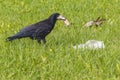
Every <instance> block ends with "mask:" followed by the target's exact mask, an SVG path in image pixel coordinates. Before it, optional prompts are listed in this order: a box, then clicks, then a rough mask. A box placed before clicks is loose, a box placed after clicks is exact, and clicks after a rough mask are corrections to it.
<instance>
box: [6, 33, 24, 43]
mask: <svg viewBox="0 0 120 80" xmlns="http://www.w3.org/2000/svg"><path fill="white" fill-rule="evenodd" d="M22 37H23V35H22V33H18V34H16V35H14V36H10V37H7V39H6V40H7V41H12V40H15V39H20V38H22Z"/></svg>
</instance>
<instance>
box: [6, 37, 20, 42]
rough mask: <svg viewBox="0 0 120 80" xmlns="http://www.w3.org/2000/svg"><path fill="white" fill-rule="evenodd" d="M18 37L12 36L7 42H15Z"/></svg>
mask: <svg viewBox="0 0 120 80" xmlns="http://www.w3.org/2000/svg"><path fill="white" fill-rule="evenodd" d="M17 38H18V37H17V36H10V37H8V38H7V39H6V40H7V41H12V40H15V39H17Z"/></svg>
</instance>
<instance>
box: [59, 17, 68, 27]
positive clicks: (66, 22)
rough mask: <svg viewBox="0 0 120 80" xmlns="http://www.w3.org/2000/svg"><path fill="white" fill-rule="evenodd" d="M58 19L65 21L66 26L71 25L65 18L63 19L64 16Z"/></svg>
mask: <svg viewBox="0 0 120 80" xmlns="http://www.w3.org/2000/svg"><path fill="white" fill-rule="evenodd" d="M57 19H59V20H63V21H64V23H65V24H66V26H69V25H70V23H69V21H68V20H67V19H66V18H65V17H63V16H62V15H60V16H58V17H57Z"/></svg>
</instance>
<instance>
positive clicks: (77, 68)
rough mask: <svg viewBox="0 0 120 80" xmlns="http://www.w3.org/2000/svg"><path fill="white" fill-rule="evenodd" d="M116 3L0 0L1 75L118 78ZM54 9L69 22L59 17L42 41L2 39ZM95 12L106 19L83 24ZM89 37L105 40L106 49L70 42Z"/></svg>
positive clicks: (5, 78)
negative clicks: (89, 25)
mask: <svg viewBox="0 0 120 80" xmlns="http://www.w3.org/2000/svg"><path fill="white" fill-rule="evenodd" d="M119 5H120V1H119V0H99V1H96V0H48V1H45V0H0V80H120V7H119ZM54 12H59V13H61V14H62V15H63V16H65V17H66V18H67V19H68V20H69V21H70V22H71V25H70V26H69V27H66V26H65V24H64V22H62V21H58V22H57V23H56V25H55V28H54V30H53V31H52V32H51V33H50V34H49V35H48V36H47V37H46V39H47V44H46V45H44V44H41V45H39V44H38V43H37V41H32V40H30V39H29V38H26V39H21V40H15V41H13V42H6V41H5V39H6V38H7V37H8V36H11V35H13V34H15V33H17V32H18V31H19V30H20V29H21V28H23V27H24V26H27V25H30V24H33V23H36V22H38V21H40V20H43V19H45V18H47V17H49V15H51V14H52V13H54ZM98 16H101V17H103V18H106V19H107V21H106V22H105V23H104V24H103V25H101V27H98V28H95V27H93V28H84V27H83V25H84V24H85V22H86V21H89V20H91V19H95V18H97V17H98ZM90 39H95V40H101V41H104V43H105V49H99V50H87V49H86V50H83V49H77V50H74V49H73V48H72V46H73V45H78V44H80V43H85V42H86V41H87V40H90Z"/></svg>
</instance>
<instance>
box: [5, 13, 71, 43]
mask: <svg viewBox="0 0 120 80" xmlns="http://www.w3.org/2000/svg"><path fill="white" fill-rule="evenodd" d="M57 20H63V21H64V22H65V21H66V20H67V19H66V18H65V17H63V16H61V15H60V14H59V13H54V14H52V15H51V16H50V17H49V18H47V19H45V20H43V21H40V22H38V23H35V24H32V25H30V26H27V27H25V28H23V29H21V30H20V32H18V33H17V34H15V35H13V36H10V37H8V38H7V40H8V41H12V40H15V39H20V38H26V37H29V38H31V39H33V40H37V41H38V43H41V40H42V41H43V43H46V40H45V37H46V36H47V35H48V34H49V33H50V32H51V31H52V29H53V28H54V26H55V23H56V21H57ZM66 25H69V23H67V24H66Z"/></svg>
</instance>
